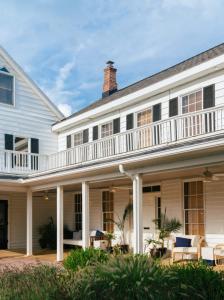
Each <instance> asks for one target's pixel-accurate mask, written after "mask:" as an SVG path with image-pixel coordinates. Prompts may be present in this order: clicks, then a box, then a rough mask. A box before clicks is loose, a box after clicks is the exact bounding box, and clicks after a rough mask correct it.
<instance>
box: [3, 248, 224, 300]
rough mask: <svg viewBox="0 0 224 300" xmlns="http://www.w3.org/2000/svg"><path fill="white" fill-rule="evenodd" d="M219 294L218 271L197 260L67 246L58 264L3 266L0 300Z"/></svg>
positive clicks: (222, 276)
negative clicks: (166, 262) (167, 262)
mask: <svg viewBox="0 0 224 300" xmlns="http://www.w3.org/2000/svg"><path fill="white" fill-rule="evenodd" d="M4 299H7V300H8V299H13V300H17V299H18V300H20V299H21V300H30V299H31V300H39V299H41V300H42V299H44V300H45V299H46V300H48V299H49V300H50V299H60V300H61V299H80V300H81V299H91V300H94V299H97V300H100V299H115V300H116V299H118V300H119V299H122V300H125V299H133V300H135V299H136V300H137V299H139V300H142V299H155V300H160V299H161V300H162V299H174V300H175V299H178V300H179V299H192V300H194V299H209V300H213V299H214V300H219V299H220V300H221V299H224V272H216V271H214V270H213V269H212V268H210V267H208V266H206V265H204V264H202V263H189V264H185V265H177V264H175V265H172V266H163V265H162V264H161V263H160V262H159V261H155V260H151V259H149V258H148V257H147V256H144V255H136V256H134V255H118V256H112V255H109V254H106V253H105V252H102V251H100V250H93V249H87V250H86V251H83V250H76V251H72V252H71V253H70V255H69V256H68V258H67V259H66V260H65V262H64V267H63V266H60V267H52V266H38V267H26V268H24V269H23V270H21V269H20V270H16V269H5V270H4V272H2V273H1V274H0V300H4Z"/></svg>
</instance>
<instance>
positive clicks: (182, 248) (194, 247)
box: [171, 235, 204, 263]
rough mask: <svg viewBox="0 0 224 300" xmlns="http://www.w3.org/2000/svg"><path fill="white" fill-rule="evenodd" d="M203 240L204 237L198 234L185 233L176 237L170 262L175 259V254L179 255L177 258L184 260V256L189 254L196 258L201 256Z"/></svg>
mask: <svg viewBox="0 0 224 300" xmlns="http://www.w3.org/2000/svg"><path fill="white" fill-rule="evenodd" d="M203 241H204V237H202V236H199V235H185V236H180V237H176V242H175V243H173V247H172V255H171V261H172V263H173V262H174V261H175V259H176V255H178V256H179V257H181V259H179V260H184V256H186V255H188V256H189V255H190V256H194V257H196V258H197V260H199V259H200V257H201V246H202V242H203ZM177 242H178V243H177Z"/></svg>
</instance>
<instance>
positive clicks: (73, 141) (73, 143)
mask: <svg viewBox="0 0 224 300" xmlns="http://www.w3.org/2000/svg"><path fill="white" fill-rule="evenodd" d="M78 134H81V135H82V142H81V143H80V144H78V145H75V135H78ZM71 142H72V148H74V147H77V146H80V145H82V144H83V130H81V131H78V132H75V133H73V134H72V139H71Z"/></svg>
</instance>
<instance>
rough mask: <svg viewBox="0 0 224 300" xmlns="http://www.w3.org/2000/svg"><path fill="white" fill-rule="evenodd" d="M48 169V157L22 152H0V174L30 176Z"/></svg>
mask: <svg viewBox="0 0 224 300" xmlns="http://www.w3.org/2000/svg"><path fill="white" fill-rule="evenodd" d="M47 168H48V156H47V155H39V154H33V153H27V152H20V151H11V150H4V151H1V152H0V172H3V173H13V174H29V173H35V172H39V171H44V170H46V169H47Z"/></svg>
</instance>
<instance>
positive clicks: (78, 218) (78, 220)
mask: <svg viewBox="0 0 224 300" xmlns="http://www.w3.org/2000/svg"><path fill="white" fill-rule="evenodd" d="M74 200H75V231H79V230H82V194H81V193H77V194H75V198H74Z"/></svg>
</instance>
